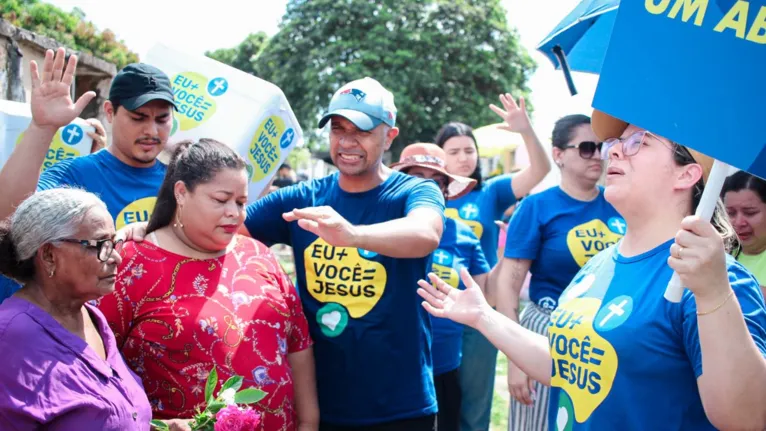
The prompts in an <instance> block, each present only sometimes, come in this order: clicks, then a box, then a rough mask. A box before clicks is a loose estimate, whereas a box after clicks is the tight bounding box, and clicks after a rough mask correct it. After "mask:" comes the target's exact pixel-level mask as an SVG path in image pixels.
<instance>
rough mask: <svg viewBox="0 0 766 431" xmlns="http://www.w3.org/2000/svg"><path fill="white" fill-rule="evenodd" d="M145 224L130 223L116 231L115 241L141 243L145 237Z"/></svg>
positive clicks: (146, 224)
mask: <svg viewBox="0 0 766 431" xmlns="http://www.w3.org/2000/svg"><path fill="white" fill-rule="evenodd" d="M148 225H149V223H147V222H139V223H131V224H129V225H127V226H124V227H123V228H122V229H120V230H118V231H117V234H116V235H115V240H120V239H121V240H123V241H135V242H142V241H143V240H144V237H145V236H146V227H147V226H148Z"/></svg>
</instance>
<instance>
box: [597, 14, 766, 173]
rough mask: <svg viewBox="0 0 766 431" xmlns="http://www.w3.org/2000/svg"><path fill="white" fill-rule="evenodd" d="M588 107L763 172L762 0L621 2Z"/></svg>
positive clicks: (765, 45) (765, 58) (765, 62)
mask: <svg viewBox="0 0 766 431" xmlns="http://www.w3.org/2000/svg"><path fill="white" fill-rule="evenodd" d="M593 107H594V108H596V109H599V110H601V111H604V112H606V113H608V114H610V115H612V116H614V117H617V118H620V119H621V120H624V121H627V122H629V123H632V124H635V125H637V126H639V127H643V128H645V129H647V130H650V131H652V132H654V133H657V134H659V135H661V136H664V137H666V138H668V139H671V140H674V141H676V142H679V143H680V144H683V145H685V146H688V147H691V148H694V149H695V150H697V151H700V152H702V153H705V154H707V155H708V156H711V157H713V158H716V159H718V160H721V161H723V162H726V163H728V164H730V165H732V166H734V167H736V168H739V169H742V170H745V171H748V172H750V173H752V174H754V175H757V176H760V177H764V178H766V129H765V128H764V126H763V123H764V120H766V0H750V1H744V0H631V1H622V2H621V3H620V7H619V9H618V12H617V18H616V21H615V24H614V28H613V31H612V36H611V40H610V42H609V49H608V50H607V53H606V58H605V59H604V64H603V66H602V68H601V76H600V78H599V83H598V88H597V89H596V95H595V97H594V99H593Z"/></svg>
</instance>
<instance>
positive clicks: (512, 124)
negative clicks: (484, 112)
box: [489, 93, 533, 134]
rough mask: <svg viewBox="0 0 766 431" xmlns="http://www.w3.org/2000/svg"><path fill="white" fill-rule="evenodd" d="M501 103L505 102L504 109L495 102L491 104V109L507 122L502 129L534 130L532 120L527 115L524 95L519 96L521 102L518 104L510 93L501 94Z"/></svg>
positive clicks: (513, 130)
mask: <svg viewBox="0 0 766 431" xmlns="http://www.w3.org/2000/svg"><path fill="white" fill-rule="evenodd" d="M500 103H502V104H503V108H504V109H503V108H499V107H498V106H496V105H494V104H492V105H489V109H491V110H492V111H493V112H494V113H495V114H497V115H499V116H500V118H502V119H503V121H504V122H505V125H504V126H501V127H500V128H501V129H503V130H507V131H509V132H515V133H519V134H524V133H530V132H533V129H532V122H531V121H530V120H529V116H528V115H527V104H526V102H525V101H524V98H523V97H519V104H518V105H517V104H516V101H515V100H513V96H512V95H511V94H510V93H505V94H501V95H500Z"/></svg>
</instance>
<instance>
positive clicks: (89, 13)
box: [47, 0, 597, 183]
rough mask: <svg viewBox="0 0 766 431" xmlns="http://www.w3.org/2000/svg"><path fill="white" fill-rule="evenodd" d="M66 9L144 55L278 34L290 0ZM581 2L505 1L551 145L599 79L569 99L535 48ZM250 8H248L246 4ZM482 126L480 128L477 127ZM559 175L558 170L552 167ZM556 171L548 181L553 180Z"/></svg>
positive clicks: (89, 2) (83, 3)
mask: <svg viewBox="0 0 766 431" xmlns="http://www.w3.org/2000/svg"><path fill="white" fill-rule="evenodd" d="M47 1H48V2H49V3H52V4H54V5H56V6H58V7H60V8H62V9H64V10H65V11H71V10H72V8H74V7H79V8H80V9H82V10H83V11H84V12H85V14H86V18H87V19H88V20H89V21H92V22H93V23H94V24H95V25H96V26H97V27H98V28H99V29H104V28H109V29H110V30H112V31H113V32H114V33H115V34H116V35H117V37H118V39H122V40H123V41H124V42H125V43H126V44H127V46H128V47H129V48H130V49H131V50H133V51H135V52H137V53H138V55H139V56H140V57H142V58H143V57H144V56H145V55H146V53H147V52H148V51H149V49H150V48H151V47H152V46H153V45H154V44H155V43H156V42H157V41H162V43H164V44H166V45H168V46H171V47H173V48H176V49H179V50H182V51H186V52H189V53H192V54H203V53H204V52H205V51H206V50H212V49H217V48H224V47H234V46H236V45H237V44H239V42H241V41H242V40H243V39H244V38H245V37H246V36H247V35H248V34H249V33H253V32H257V31H264V32H266V33H267V34H269V35H273V34H275V33H276V32H277V29H278V25H279V21H280V19H281V17H282V15H283V14H284V12H285V4H286V0H268V1H264V0H261V1H258V2H256V4H257V6H256V7H257V13H250V12H248V13H237V10H238V9H241V8H243V7H245V6H247V5H252V4H253V3H252V2H248V1H245V0H215V1H209V2H205V3H203V4H205V6H206V7H195V6H194V5H193V2H189V1H186V0H131V1H129V2H127V1H120V0H47ZM580 1H581V0H503V1H502V2H503V5H504V6H505V8H506V10H507V11H508V22H509V24H510V25H511V26H513V27H515V28H516V29H517V30H518V32H519V37H520V39H521V43H522V45H523V46H524V47H525V48H526V49H527V50H528V51H529V52H530V54H531V55H532V58H533V59H534V60H535V61H536V62H537V64H538V68H537V71H536V72H535V74H534V75H533V76H532V78H531V79H530V81H529V87H530V89H531V90H532V94H531V98H532V101H533V103H534V106H535V114H534V119H533V121H534V126H535V129H536V131H537V133H538V135H539V136H540V138H541V139H542V140H543V141H548V140H549V138H550V134H551V130H552V128H553V124H554V123H555V121H556V120H557V119H558V118H560V117H562V116H564V115H567V114H575V113H582V114H588V115H589V114H590V112H591V101H592V99H593V94H594V92H595V89H596V83H597V77H596V76H595V75H590V74H583V73H574V74H573V75H574V81H575V85H576V87H577V90H578V92H579V94H578V95H576V96H571V95H570V94H569V90H568V89H567V86H566V82H565V81H564V77H563V74H562V73H561V71H560V70H555V69H554V68H553V65H552V64H551V63H550V61H548V59H547V58H546V57H545V56H543V55H542V54H540V53H539V52H538V51H536V50H535V47H536V46H537V44H538V43H539V42H540V41H541V40H542V39H543V38H544V37H545V36H546V35H547V34H548V33H549V32H550V30H551V29H553V28H554V27H555V26H556V24H558V22H559V21H560V20H561V19H562V18H563V17H564V16H566V15H567V13H569V11H571V10H572V9H573V8H574V7H575V6H576V5H577V3H579V2H580ZM248 7H249V6H248ZM474 126H481V125H474ZM554 171H555V169H554ZM555 174H556V173H555V172H554V173H553V175H552V176H551V177H550V178H549V179H548V181H546V183H548V182H550V181H555V179H556V175H555Z"/></svg>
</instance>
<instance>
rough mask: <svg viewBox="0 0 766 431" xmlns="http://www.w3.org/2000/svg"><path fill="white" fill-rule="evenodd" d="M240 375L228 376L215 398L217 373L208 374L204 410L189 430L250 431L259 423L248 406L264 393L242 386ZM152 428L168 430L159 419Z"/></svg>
mask: <svg viewBox="0 0 766 431" xmlns="http://www.w3.org/2000/svg"><path fill="white" fill-rule="evenodd" d="M242 381H243V378H242V376H232V377H231V378H229V380H227V381H226V382H225V383H224V384H223V386H221V390H220V391H219V392H218V395H217V396H215V397H214V396H213V393H214V392H215V387H216V386H217V384H218V371H216V369H215V367H213V370H212V371H210V374H208V376H207V382H206V383H205V403H206V404H207V406H206V407H205V410H202V411H199V410H198V411H197V414H195V415H194V417H193V418H192V420H191V422H190V423H189V427H190V428H191V429H192V430H195V431H252V430H255V428H256V427H257V426H258V423H259V422H260V421H261V415H260V414H259V413H258V412H256V411H255V410H253V409H252V408H251V407H249V406H250V405H251V404H255V403H257V402H258V401H260V400H262V399H263V398H264V397H265V396H266V392H264V391H262V390H260V389H255V388H247V389H243V390H241V391H240V390H239V388H241V387H242ZM151 425H152V427H154V428H155V429H157V430H161V431H169V429H170V428H169V427H168V425H167V424H166V423H165V422H163V421H160V420H153V421H152V422H151Z"/></svg>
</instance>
